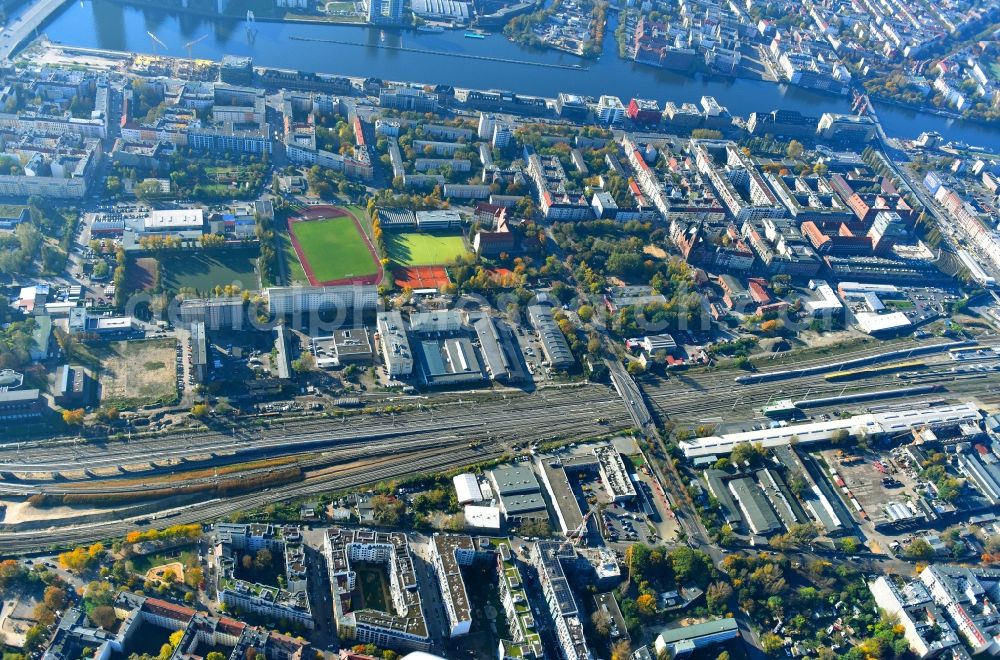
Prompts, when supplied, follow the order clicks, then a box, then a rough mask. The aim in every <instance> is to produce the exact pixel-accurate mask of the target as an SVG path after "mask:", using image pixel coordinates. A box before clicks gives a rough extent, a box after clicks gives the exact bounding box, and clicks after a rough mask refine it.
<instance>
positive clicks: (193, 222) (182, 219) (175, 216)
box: [142, 209, 205, 231]
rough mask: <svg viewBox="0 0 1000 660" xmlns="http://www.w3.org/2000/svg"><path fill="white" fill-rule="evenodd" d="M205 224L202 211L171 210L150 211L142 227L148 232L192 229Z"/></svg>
mask: <svg viewBox="0 0 1000 660" xmlns="http://www.w3.org/2000/svg"><path fill="white" fill-rule="evenodd" d="M204 223H205V218H204V213H203V212H202V210H201V209H171V210H166V211H150V212H149V215H147V216H146V217H145V219H143V223H142V226H143V228H145V229H146V230H147V231H149V230H158V229H160V230H162V229H191V228H194V227H201V226H202V225H203V224H204Z"/></svg>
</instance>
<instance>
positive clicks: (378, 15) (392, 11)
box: [368, 0, 403, 25]
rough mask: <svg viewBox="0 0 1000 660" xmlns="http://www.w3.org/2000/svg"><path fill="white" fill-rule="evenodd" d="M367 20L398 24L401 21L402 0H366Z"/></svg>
mask: <svg viewBox="0 0 1000 660" xmlns="http://www.w3.org/2000/svg"><path fill="white" fill-rule="evenodd" d="M368 22H369V23H372V24H375V25H399V24H400V23H402V22H403V0H368Z"/></svg>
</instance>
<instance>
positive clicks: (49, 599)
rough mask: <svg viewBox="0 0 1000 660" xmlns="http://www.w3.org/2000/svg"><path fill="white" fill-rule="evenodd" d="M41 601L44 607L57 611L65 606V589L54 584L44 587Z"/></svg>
mask: <svg viewBox="0 0 1000 660" xmlns="http://www.w3.org/2000/svg"><path fill="white" fill-rule="evenodd" d="M42 602H43V603H44V604H45V607H47V608H49V609H50V610H52V611H53V612H56V611H59V610H61V609H63V608H64V607H66V590H65V589H60V588H59V587H57V586H55V585H50V586H48V587H45V594H44V595H43V596H42Z"/></svg>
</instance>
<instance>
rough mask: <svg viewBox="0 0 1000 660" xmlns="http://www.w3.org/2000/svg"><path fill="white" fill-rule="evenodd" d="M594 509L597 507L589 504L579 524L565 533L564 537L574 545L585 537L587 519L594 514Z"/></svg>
mask: <svg viewBox="0 0 1000 660" xmlns="http://www.w3.org/2000/svg"><path fill="white" fill-rule="evenodd" d="M596 511H597V507H595V506H594V505H590V508H589V509H588V510H587V514H586V515H585V516H584V517H583V520H581V521H580V524H579V526H577V528H576V529H574V530H571V531H569V532H568V533H567V534H566V538H567V539H569V540H570V541H572V542H573V544H574V545H576V544H577V543H579V542H580V540H581V539H583V538H585V537H586V535H587V521H588V520H590V517H591V516H592V515H594V513H595V512H596Z"/></svg>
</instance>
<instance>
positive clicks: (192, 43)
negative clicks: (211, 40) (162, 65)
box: [184, 34, 208, 60]
mask: <svg viewBox="0 0 1000 660" xmlns="http://www.w3.org/2000/svg"><path fill="white" fill-rule="evenodd" d="M205 39H208V35H207V34H203V35H201V36H200V37H198V38H197V39H195V40H194V41H189V42H187V43H186V44H184V48H186V49H187V52H188V59H189V60H190V59H194V58H193V57H191V47H192V46H195V45H197V44H200V43H201V42H202V41H204V40H205Z"/></svg>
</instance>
